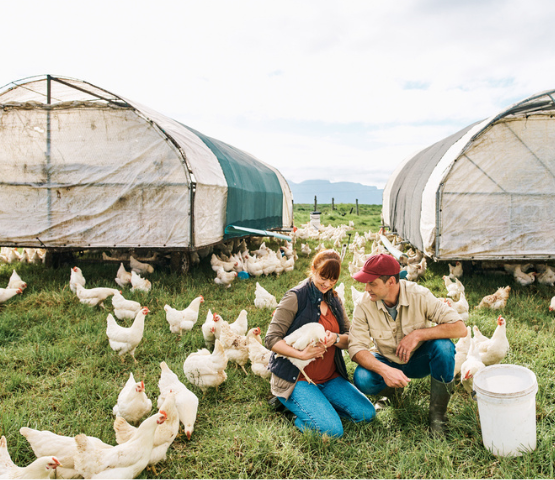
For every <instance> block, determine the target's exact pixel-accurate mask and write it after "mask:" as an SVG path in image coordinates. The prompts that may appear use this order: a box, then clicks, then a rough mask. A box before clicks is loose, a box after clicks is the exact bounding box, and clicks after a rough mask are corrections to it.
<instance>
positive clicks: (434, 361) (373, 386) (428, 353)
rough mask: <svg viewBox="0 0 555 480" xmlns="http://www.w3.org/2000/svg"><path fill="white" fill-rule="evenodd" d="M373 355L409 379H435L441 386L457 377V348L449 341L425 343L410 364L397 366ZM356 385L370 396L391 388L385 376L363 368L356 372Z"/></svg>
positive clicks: (446, 339) (440, 340)
mask: <svg viewBox="0 0 555 480" xmlns="http://www.w3.org/2000/svg"><path fill="white" fill-rule="evenodd" d="M372 353H373V355H374V356H375V357H376V358H377V359H378V360H379V361H380V362H382V363H385V364H386V365H389V366H390V367H393V368H397V369H399V370H401V371H402V372H403V373H404V374H405V375H406V376H407V377H409V378H424V377H427V376H428V375H431V376H432V377H433V378H435V379H436V380H438V381H440V382H443V383H449V382H450V381H451V380H453V377H454V372H455V344H454V343H453V342H452V341H451V340H449V339H448V338H440V339H436V340H428V341H426V342H424V343H423V344H422V345H421V346H420V347H419V348H418V349H417V350H416V351H415V352H414V353H413V354H412V356H411V358H410V360H409V361H408V362H407V363H406V364H400V363H394V362H391V361H390V360H388V359H387V358H385V357H383V356H382V355H380V354H379V353H375V352H372ZM354 382H355V385H356V386H357V388H358V389H359V390H360V391H361V392H362V393H365V394H366V395H377V394H378V393H379V392H381V391H382V390H383V389H384V388H385V387H387V385H386V383H385V381H384V379H383V378H382V376H381V375H379V374H377V373H376V372H372V371H370V370H367V369H366V368H364V367H361V366H360V365H359V366H358V367H357V368H356V370H355V374H354Z"/></svg>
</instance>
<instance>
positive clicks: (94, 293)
mask: <svg viewBox="0 0 555 480" xmlns="http://www.w3.org/2000/svg"><path fill="white" fill-rule="evenodd" d="M75 293H76V294H77V298H79V301H80V302H81V303H84V304H85V305H89V306H91V307H96V306H97V305H101V306H104V303H103V302H104V300H106V299H107V298H108V297H109V296H110V295H114V294H116V293H119V290H116V289H115V288H108V287H95V288H85V287H83V286H82V285H81V284H79V283H78V284H76V285H75Z"/></svg>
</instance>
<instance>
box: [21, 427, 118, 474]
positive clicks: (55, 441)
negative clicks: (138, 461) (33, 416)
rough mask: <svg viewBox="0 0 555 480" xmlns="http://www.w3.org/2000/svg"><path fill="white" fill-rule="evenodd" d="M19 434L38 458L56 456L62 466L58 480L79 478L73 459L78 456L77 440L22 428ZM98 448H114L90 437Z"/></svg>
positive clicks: (46, 431) (45, 431)
mask: <svg viewBox="0 0 555 480" xmlns="http://www.w3.org/2000/svg"><path fill="white" fill-rule="evenodd" d="M19 433H21V435H23V436H24V437H25V438H26V439H27V441H28V442H29V445H31V448H32V449H33V452H34V453H35V455H36V456H37V457H44V456H55V457H56V458H57V459H58V460H59V461H60V462H61V465H60V466H58V469H57V470H56V477H57V478H79V476H80V475H79V474H78V473H77V472H76V471H75V468H74V463H73V457H74V456H75V455H76V454H77V445H76V444H75V438H73V437H66V436H63V435H57V434H55V433H52V432H50V431H48V430H34V429H32V428H28V427H21V428H20V429H19ZM89 439H90V441H91V442H92V443H93V444H94V445H95V447H96V448H99V449H102V448H112V445H108V444H107V443H104V442H103V441H102V440H100V439H99V438H95V437H89Z"/></svg>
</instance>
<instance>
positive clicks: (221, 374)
mask: <svg viewBox="0 0 555 480" xmlns="http://www.w3.org/2000/svg"><path fill="white" fill-rule="evenodd" d="M226 367H227V357H226V354H225V350H224V347H223V346H222V344H221V343H220V341H219V340H218V339H216V342H215V344H214V351H213V352H212V353H210V352H209V351H208V350H206V348H202V349H200V350H199V351H198V352H195V353H191V354H189V356H188V357H187V358H186V359H185V362H183V371H184V372H185V376H186V377H187V380H189V382H191V383H192V384H193V385H196V386H197V387H199V388H200V389H201V390H202V392H203V393H204V394H206V391H207V390H208V388H210V387H216V388H218V386H219V385H221V384H222V383H223V382H225V380H226V379H227V374H226V373H225V369H226Z"/></svg>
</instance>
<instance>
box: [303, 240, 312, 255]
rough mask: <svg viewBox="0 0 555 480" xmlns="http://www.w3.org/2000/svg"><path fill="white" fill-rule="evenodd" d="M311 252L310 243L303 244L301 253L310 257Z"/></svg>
mask: <svg viewBox="0 0 555 480" xmlns="http://www.w3.org/2000/svg"><path fill="white" fill-rule="evenodd" d="M311 251H312V250H311V249H310V247H309V246H308V243H301V253H303V254H305V255H306V256H307V257H308V256H309V255H310V252H311Z"/></svg>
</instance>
